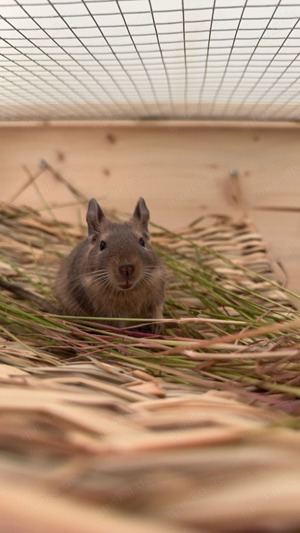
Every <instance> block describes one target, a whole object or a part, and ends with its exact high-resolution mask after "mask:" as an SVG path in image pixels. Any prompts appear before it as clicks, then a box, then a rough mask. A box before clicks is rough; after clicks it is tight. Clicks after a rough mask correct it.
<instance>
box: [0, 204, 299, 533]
mask: <svg viewBox="0 0 300 533" xmlns="http://www.w3.org/2000/svg"><path fill="white" fill-rule="evenodd" d="M81 235H82V230H81V229H80V228H75V227H71V226H68V225H66V224H63V223H60V222H59V221H57V220H49V219H46V218H43V217H41V216H40V215H39V214H38V213H36V212H34V211H32V210H30V209H25V208H24V209H23V208H16V207H13V206H7V205H2V206H1V210H0V242H1V256H0V273H1V277H2V279H4V278H6V279H9V280H10V281H12V282H17V283H18V284H19V285H22V286H23V287H26V288H27V289H30V290H32V291H34V292H35V293H36V294H40V295H41V296H44V297H46V298H50V297H51V296H50V294H51V291H50V287H51V283H52V280H53V276H54V273H55V271H56V269H57V265H58V262H59V258H60V256H61V255H64V254H65V253H66V252H67V250H68V249H69V248H70V246H71V245H72V244H73V243H74V242H75V241H76V240H77V239H78V238H80V236H81ZM153 241H154V244H155V245H156V247H157V250H158V252H159V253H160V254H161V255H162V258H163V260H164V261H165V263H166V266H167V267H168V269H169V271H170V281H169V289H168V298H167V302H166V317H168V318H167V319H166V325H165V327H166V331H165V334H164V335H163V336H161V337H159V338H156V337H151V336H149V337H140V336H138V335H135V334H134V333H133V332H131V333H129V334H127V335H125V334H123V333H122V335H120V334H118V333H117V332H116V331H114V330H113V329H111V328H105V327H104V328H103V329H101V330H99V331H98V334H97V335H96V334H95V327H96V326H95V324H94V323H92V322H89V323H84V324H82V323H81V322H80V321H79V322H78V321H74V320H71V319H70V320H68V319H63V318H61V317H56V316H48V315H46V314H45V313H43V312H41V311H40V310H39V309H38V307H36V308H35V309H33V307H32V304H31V303H30V302H28V301H26V300H25V301H23V300H19V299H18V298H17V297H15V296H12V295H11V294H9V293H8V292H6V291H3V290H1V296H0V319H1V322H0V327H1V335H2V337H1V342H0V362H1V364H0V382H1V388H0V421H1V424H0V428H1V429H0V472H1V476H0V478H1V480H0V494H1V498H0V523H1V524H2V525H3V528H4V530H5V531H14V532H20V533H21V532H22V533H24V532H26V531H33V532H38V531H41V530H43V531H46V532H47V531H49V532H50V531H53V528H54V527H55V529H56V531H57V533H60V532H61V533H62V532H64V533H65V532H70V533H71V532H72V533H74V532H75V533H77V532H78V533H79V532H82V533H86V531H89V532H94V531H95V532H96V531H97V532H98V533H99V532H101V531H103V532H104V531H116V532H118V531H122V532H124V531H127V530H128V531H129V530H130V531H133V532H135V531H137V532H138V531H143V532H147V531H148V530H149V532H150V531H153V529H154V528H155V531H157V532H160V531H161V532H168V531H170V532H174V533H176V532H180V531H181V532H187V531H191V532H192V531H203V532H204V531H207V532H217V531H220V532H228V533H229V532H243V531H244V532H245V533H246V532H249V531H270V532H273V531H274V532H275V531H276V533H277V532H278V531H282V532H283V531H284V532H287V531H297V530H298V529H299V527H300V518H299V490H300V460H299V459H300V446H299V444H300V435H299V433H298V431H297V427H298V426H299V400H298V398H299V396H300V391H299V387H298V384H299V378H298V375H299V355H298V351H299V350H298V335H297V330H295V331H294V330H293V328H292V326H291V328H290V329H288V328H287V329H285V330H284V331H281V330H280V327H282V322H283V321H288V320H293V324H295V321H297V320H298V314H297V311H295V310H294V309H293V307H292V305H291V304H290V303H289V298H288V294H287V292H286V291H285V290H284V288H281V287H280V285H278V284H277V283H276V282H275V281H274V272H273V270H272V267H271V263H270V260H269V258H268V254H267V250H266V247H265V245H264V243H263V242H262V240H261V237H260V235H259V234H257V232H256V231H255V228H254V227H253V226H252V224H251V223H250V222H249V221H234V220H232V219H230V218H228V217H220V216H218V215H215V216H211V217H207V218H203V219H200V220H198V221H196V222H194V223H193V224H191V225H190V226H188V227H187V228H183V229H182V230H181V231H179V232H178V233H177V234H176V235H175V234H173V233H171V232H167V231H166V230H163V229H160V228H157V227H156V228H154V229H153ZM197 243H200V245H201V247H200V248H198V246H197ZM183 266H184V267H185V271H184V273H182V272H181V267H183ZM194 269H196V271H197V272H198V271H199V272H200V273H201V275H202V276H203V280H204V281H203V284H204V286H203V288H201V291H200V292H199V291H198V289H199V288H197V285H198V280H197V279H195V275H196V274H195V270H194ZM205 275H206V276H207V278H205V279H204V276H205ZM186 276H187V277H188V283H187V282H186ZM208 281H209V283H212V281H214V291H215V292H214V294H215V295H216V300H215V302H214V303H215V304H216V309H215V308H213V309H212V308H211V307H208V297H210V298H212V297H211V294H210V293H209V292H208V291H209V286H210V285H209V283H208ZM199 290H200V289H199ZM221 290H222V291H223V292H219V291H221ZM224 291H227V292H224ZM226 294H227V295H228V299H227V300H226V302H225V303H226V305H225V303H224V298H225V295H226ZM232 295H233V296H232ZM220 296H222V298H221V299H220V298H219V299H217V297H220ZM229 296H230V298H229ZM234 300H238V301H239V302H240V311H241V314H242V315H243V316H240V315H239V313H238V312H237V307H236V305H235V301H234ZM245 300H246V301H247V302H248V304H249V302H250V304H251V310H252V315H251V317H252V318H251V317H250V319H248V320H246V316H245V309H249V307H247V306H246V303H245ZM230 302H232V304H231V305H229V304H230ZM262 302H263V305H262ZM211 304H212V301H211V302H210V305H211ZM248 304H247V305H248ZM262 307H263V309H261V308H262ZM191 309H192V310H193V315H191V313H190V312H191ZM216 314H219V318H214V317H215V316H216ZM97 327H98V326H97ZM251 327H252V328H258V329H257V331H256V333H255V331H254V330H253V331H254V332H253V331H251ZM259 328H260V329H259ZM268 328H269V330H268ZM270 328H271V329H270ZM272 328H273V329H272ZM216 510H217V511H216Z"/></svg>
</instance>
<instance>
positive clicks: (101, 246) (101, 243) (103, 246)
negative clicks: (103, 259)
mask: <svg viewBox="0 0 300 533" xmlns="http://www.w3.org/2000/svg"><path fill="white" fill-rule="evenodd" d="M105 248H106V242H105V241H100V250H101V251H102V250H104V249H105Z"/></svg>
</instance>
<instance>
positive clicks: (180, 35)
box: [0, 0, 300, 120]
mask: <svg viewBox="0 0 300 533" xmlns="http://www.w3.org/2000/svg"><path fill="white" fill-rule="evenodd" d="M299 17H300V5H299V3H298V2H296V1H294V0H276V1H274V0H267V1H264V2H263V3H262V2H261V1H259V0H232V1H231V2H227V1H226V0H203V1H201V2H199V1H198V0H105V1H100V0H73V1H72V0H71V1H70V0H2V2H1V4H0V36H1V41H0V48H1V50H0V75H1V78H0V89H1V90H0V119H1V120H28V119H36V120H41V119H43V120H48V119H143V118H150V119H151V118H161V119H163V118H167V119H178V118H179V119H203V118H206V119H247V120H248V119H249V120H293V119H294V120H295V119H298V118H299V111H298V104H299V92H298V91H297V82H298V79H299V36H300V28H299Z"/></svg>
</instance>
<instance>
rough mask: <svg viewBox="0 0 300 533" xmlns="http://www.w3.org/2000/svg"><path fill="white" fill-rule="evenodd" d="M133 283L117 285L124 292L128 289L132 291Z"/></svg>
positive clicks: (127, 282)
mask: <svg viewBox="0 0 300 533" xmlns="http://www.w3.org/2000/svg"><path fill="white" fill-rule="evenodd" d="M133 285H134V284H133V283H130V281H126V283H120V285H119V288H120V289H122V290H123V291H124V290H125V291H126V290H128V289H132V287H133Z"/></svg>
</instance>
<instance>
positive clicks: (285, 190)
mask: <svg viewBox="0 0 300 533" xmlns="http://www.w3.org/2000/svg"><path fill="white" fill-rule="evenodd" d="M299 136H300V130H299V128H298V127H296V126H295V125H291V126H289V125H287V124H285V125H282V127H281V126H280V125H278V124H276V125H274V127H272V125H270V124H267V125H266V126H265V127H264V126H262V125H261V124H255V123H254V124H253V123H244V124H240V126H237V124H234V125H230V123H229V124H228V123H226V124H222V123H218V124H212V123H205V124H203V125H200V124H193V125H191V124H187V125H185V124H182V123H170V124H168V123H165V124H164V125H160V124H159V125H156V124H153V123H150V124H149V123H145V122H143V123H141V124H132V123H126V124H124V125H123V126H122V125H120V124H117V125H113V124H109V123H106V124H101V123H95V124H88V123H84V124H83V125H80V124H78V123H77V124H74V125H71V124H63V125H57V124H54V125H49V124H48V125H47V124H44V125H41V124H38V123H33V125H31V124H30V123H29V124H26V125H25V126H23V127H22V126H20V125H17V126H15V125H11V126H8V125H5V126H3V127H2V128H0V147H1V148H0V151H1V157H0V175H1V182H0V192H1V198H2V199H3V200H5V201H9V200H10V199H11V197H12V196H13V195H14V194H15V192H16V191H17V190H18V189H19V187H20V186H21V185H22V184H23V183H24V182H25V180H26V179H27V175H26V173H25V171H24V169H23V168H22V166H23V165H26V166H27V167H28V168H29V170H30V171H31V172H32V173H33V174H34V173H36V172H37V171H38V169H39V166H38V165H39V161H40V160H41V159H45V160H46V161H47V162H48V163H50V164H51V165H52V166H53V167H55V169H56V170H58V171H59V172H61V173H62V174H63V175H64V177H66V178H67V179H68V180H69V181H71V182H72V184H74V185H75V186H76V187H78V189H80V190H81V191H82V192H83V193H84V194H85V195H86V196H87V197H90V196H96V197H97V198H98V199H99V200H100V201H101V202H102V205H103V207H104V208H105V207H107V208H110V207H115V208H117V209H118V210H120V211H126V212H130V211H131V210H132V208H133V206H134V204H135V202H136V200H137V198H138V196H140V195H143V196H144V197H145V199H146V200H147V203H148V205H149V207H150V209H151V214H152V218H153V219H154V220H155V221H156V222H157V223H159V224H163V225H165V226H167V227H170V228H176V227H179V226H182V225H184V224H186V223H188V222H189V221H191V220H192V219H193V218H195V217H196V216H199V215H201V214H204V213H207V212H216V213H232V212H234V211H236V213H237V215H239V214H240V213H241V211H243V210H250V214H251V217H252V218H253V219H254V221H255V222H256V223H257V225H258V229H259V230H260V231H261V233H262V234H263V236H265V238H266V240H267V242H268V243H270V245H271V249H272V251H273V252H274V254H275V256H276V257H279V258H280V259H281V260H282V262H283V263H284V266H285V268H286V269H287V270H288V274H289V276H288V277H289V280H288V283H289V287H290V288H291V289H293V290H296V291H298V292H300V280H298V271H297V270H298V269H297V265H298V263H299V259H300V257H299V256H300V211H299V214H298V213H295V212H291V213H289V212H285V213H281V212H278V211H276V212H272V211H264V210H260V211H257V210H256V209H255V208H256V207H263V206H267V207H272V206H273V207H283V208H290V207H292V208H294V209H297V208H298V207H300V182H299V177H298V172H299V171H300V151H299V139H300V137H299ZM233 168H236V169H237V170H238V179H239V183H240V188H241V193H242V198H241V200H240V203H239V206H238V208H237V203H236V202H235V201H234V199H233V198H232V196H233V195H234V189H233V188H232V181H233V180H232V178H231V177H230V171H231V169H233ZM37 183H38V186H39V189H40V192H41V194H42V196H43V197H44V200H45V201H46V202H47V203H48V204H52V203H53V202H57V203H68V202H72V201H73V197H72V195H71V194H70V192H68V191H67V189H66V188H65V187H64V186H63V185H61V184H59V183H57V182H56V180H55V179H54V178H53V176H52V175H51V174H50V173H49V172H47V171H46V172H45V173H44V174H43V175H42V176H41V177H40V178H39V179H38V180H37ZM17 202H18V203H27V204H29V205H30V206H32V207H36V208H38V209H41V208H45V205H44V204H43V202H42V201H41V199H40V197H39V195H38V194H37V192H36V190H35V189H34V187H32V186H31V187H30V188H28V189H27V190H26V191H25V192H24V193H22V194H21V195H20V196H19V198H18V200H17ZM56 212H57V213H59V216H60V217H62V218H64V219H66V220H76V221H77V220H78V216H81V219H82V220H84V209H78V208H77V207H69V208H64V209H59V210H57V211H56Z"/></svg>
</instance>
